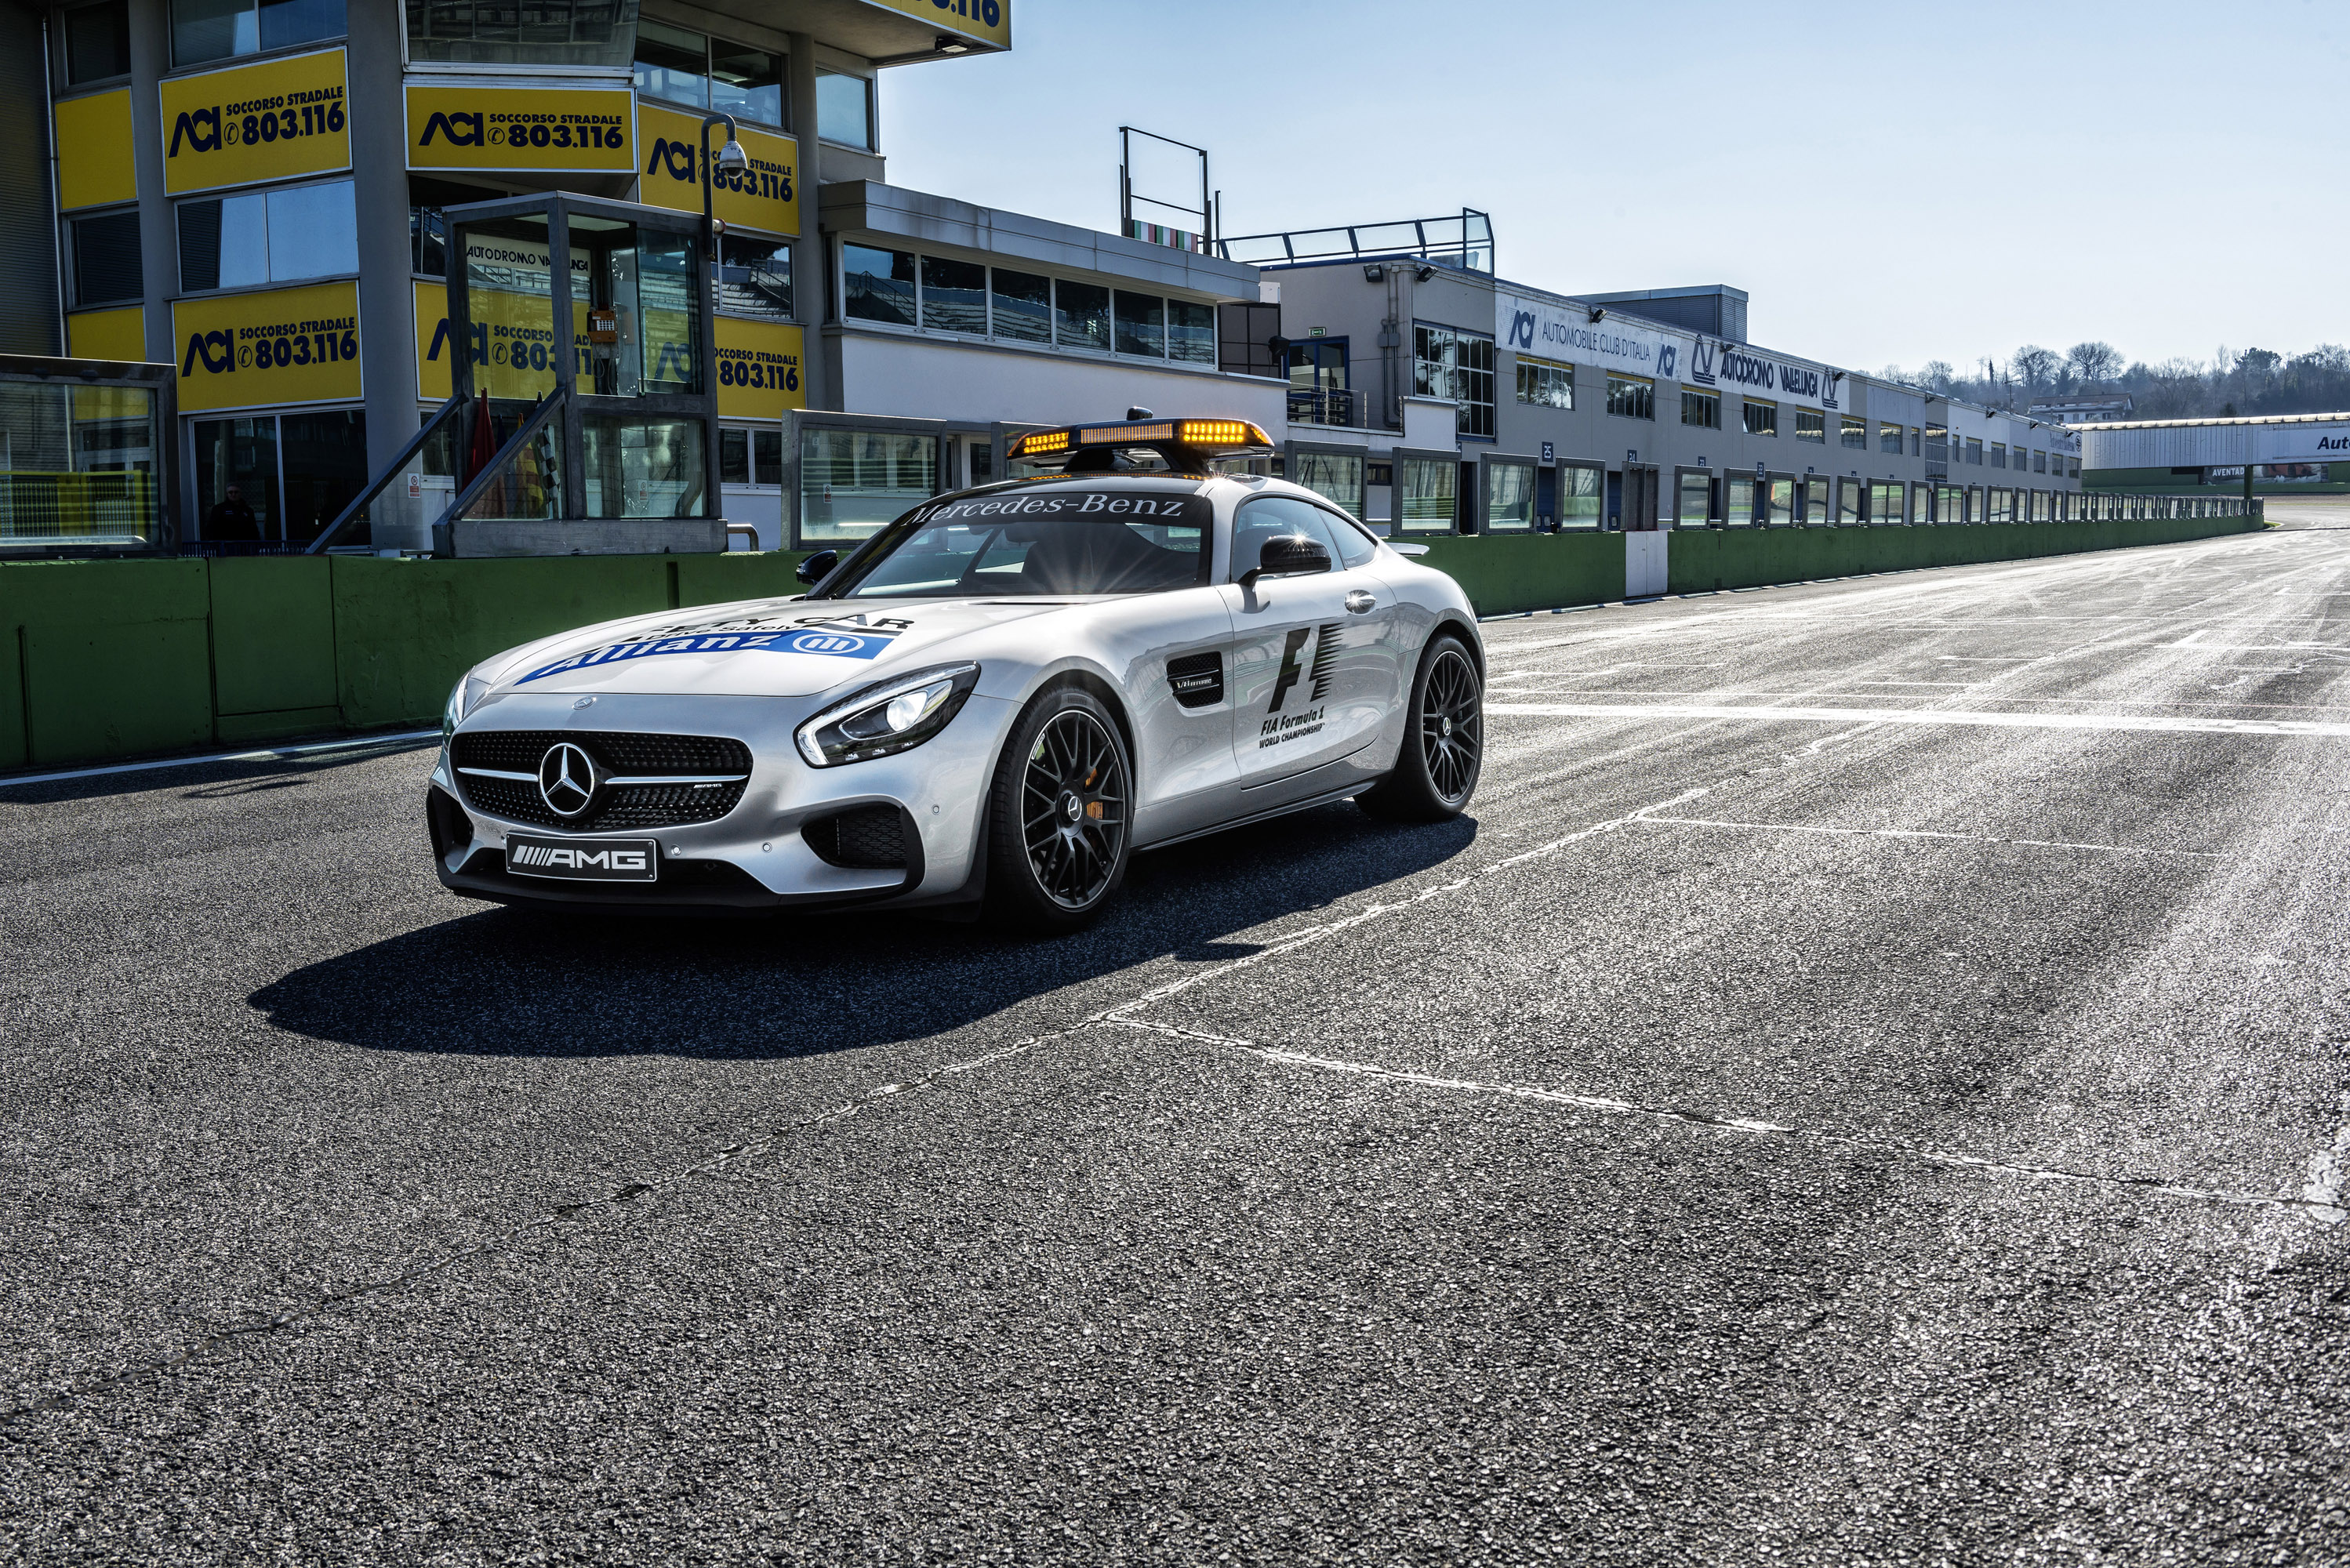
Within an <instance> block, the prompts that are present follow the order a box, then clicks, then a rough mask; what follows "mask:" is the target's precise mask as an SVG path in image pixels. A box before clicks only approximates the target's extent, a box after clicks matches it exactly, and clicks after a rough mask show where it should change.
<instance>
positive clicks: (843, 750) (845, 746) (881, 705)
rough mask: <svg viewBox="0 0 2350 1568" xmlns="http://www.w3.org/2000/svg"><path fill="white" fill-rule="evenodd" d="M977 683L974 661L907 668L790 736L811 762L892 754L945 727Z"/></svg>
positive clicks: (817, 765) (864, 759)
mask: <svg viewBox="0 0 2350 1568" xmlns="http://www.w3.org/2000/svg"><path fill="white" fill-rule="evenodd" d="M978 684H979V666H978V665H976V664H941V665H938V666H935V667H934V668H932V669H929V670H910V671H909V672H908V673H906V674H904V675H900V676H898V677H896V678H894V679H892V680H884V681H882V682H881V683H879V685H875V686H868V687H867V688H865V689H864V690H863V691H858V692H854V693H852V694H851V695H849V696H848V697H847V698H844V699H843V700H842V701H838V702H835V703H834V704H833V705H832V706H831V707H829V708H827V709H826V710H825V711H823V712H821V713H818V714H817V715H816V717H815V718H813V719H810V720H809V721H808V722H806V723H805V724H802V725H801V726H800V727H799V728H798V729H797V730H795V731H794V732H792V739H793V740H794V741H795V742H798V744H799V748H800V755H802V756H804V757H806V759H807V763H808V766H810V767H812V768H828V767H833V766H836V765H837V764H839V763H862V762H867V761H869V760H871V759H872V758H874V757H888V756H894V755H896V754H897V753H899V752H909V751H911V750H913V749H914V748H915V747H916V746H919V745H920V744H921V743H922V742H924V741H927V740H929V739H930V738H931V736H932V735H935V734H937V733H938V732H940V731H941V730H943V729H945V728H946V727H947V724H948V722H949V721H951V719H953V718H954V716H955V714H957V713H958V712H960V711H962V704H963V700H964V699H965V698H967V697H969V696H970V695H971V689H972V687H974V686H976V685H978Z"/></svg>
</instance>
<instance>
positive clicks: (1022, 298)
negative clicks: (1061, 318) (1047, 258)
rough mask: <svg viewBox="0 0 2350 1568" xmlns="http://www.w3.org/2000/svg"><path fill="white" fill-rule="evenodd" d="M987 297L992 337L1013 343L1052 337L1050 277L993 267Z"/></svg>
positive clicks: (1046, 340)
mask: <svg viewBox="0 0 2350 1568" xmlns="http://www.w3.org/2000/svg"><path fill="white" fill-rule="evenodd" d="M988 298H989V300H990V302H991V304H992V306H993V320H992V324H993V327H994V328H995V336H997V337H1003V338H1009V339H1010V340H1011V341H1013V342H1014V343H1050V342H1051V341H1052V340H1053V280H1052V279H1051V278H1049V277H1046V276H1045V275H1042V274H1041V273H1033V272H1013V271H1011V270H1010V269H1008V268H1005V267H997V268H995V269H994V271H993V275H992V276H991V277H990V279H989V286H988Z"/></svg>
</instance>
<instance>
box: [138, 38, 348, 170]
mask: <svg viewBox="0 0 2350 1568" xmlns="http://www.w3.org/2000/svg"><path fill="white" fill-rule="evenodd" d="M344 67H345V57H344V53H343V51H342V50H340V49H320V50H318V51H317V53H315V54H308V55H294V56H291V57H287V58H286V59H282V60H265V61H263V62H262V63H261V64H259V65H254V66H235V67H231V68H229V69H227V70H220V71H204V72H202V73H200V74H198V75H196V76H190V77H172V78H169V79H168V80H166V81H164V82H162V83H161V84H160V85H159V86H158V88H157V91H158V92H160V93H161V98H162V108H163V119H162V132H163V189H164V190H165V191H166V192H169V193H170V194H172V195H174V196H177V195H181V194H183V193H185V192H191V191H218V190H221V189H223V188H224V187H227V186H232V185H257V184H260V183H261V182H264V181H267V180H292V179H297V178H300V177H302V176H305V175H310V174H335V173H340V172H341V171H344V170H346V169H348V168H349V167H350V166H351V130H350V118H349V115H350V110H349V104H348V99H347V96H346V81H345V70H344Z"/></svg>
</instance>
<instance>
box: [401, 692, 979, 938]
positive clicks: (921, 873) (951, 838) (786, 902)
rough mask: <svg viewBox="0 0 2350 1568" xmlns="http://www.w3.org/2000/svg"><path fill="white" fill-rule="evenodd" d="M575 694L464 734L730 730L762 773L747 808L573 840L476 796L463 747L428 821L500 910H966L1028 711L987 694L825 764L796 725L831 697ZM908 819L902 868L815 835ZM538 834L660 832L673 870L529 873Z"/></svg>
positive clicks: (439, 844) (743, 804) (444, 865)
mask: <svg viewBox="0 0 2350 1568" xmlns="http://www.w3.org/2000/svg"><path fill="white" fill-rule="evenodd" d="M573 701H574V699H573V698H572V696H571V695H570V694H569V693H548V694H546V695H539V694H536V693H524V694H515V695H502V696H496V697H493V698H491V699H489V700H488V701H485V702H484V704H483V705H482V707H480V708H479V709H477V710H475V711H473V713H471V714H468V715H467V716H466V719H465V722H463V724H461V725H460V726H459V727H458V728H459V732H461V733H473V732H481V731H490V730H536V731H567V732H590V733H592V732H626V733H653V734H673V735H718V736H727V737H731V738H733V739H735V740H739V741H741V742H743V743H744V744H745V745H747V746H748V747H749V748H750V752H751V777H750V781H749V783H748V784H746V785H745V786H744V788H743V794H742V798H741V799H740V800H739V801H737V802H736V803H735V805H734V807H733V810H731V811H729V812H727V813H726V815H723V816H721V817H718V818H715V819H714V820H712V821H708V822H696V823H689V824H679V825H677V826H668V827H657V828H641V827H640V828H634V829H630V830H627V831H613V832H608V833H578V834H571V833H566V832H564V831H563V830H562V829H560V828H549V827H546V826H539V825H537V824H535V823H526V822H518V821H513V820H509V819H507V818H504V817H501V816H497V815H492V814H491V813H489V812H486V811H484V810H483V809H481V808H480V807H478V806H477V805H474V804H473V801H472V799H471V798H469V796H468V794H467V792H466V791H465V790H464V789H463V780H462V779H461V778H459V777H458V776H457V775H456V774H454V772H453V764H452V762H451V759H450V755H449V748H448V747H446V746H443V747H442V752H441V756H440V759H439V761H438V762H437V763H435V765H434V767H433V770H432V799H431V800H430V801H429V803H428V808H427V813H426V815H427V818H428V822H429V825H430V826H431V830H432V852H433V862H434V869H435V870H436V872H437V873H438V874H439V876H440V878H441V882H442V886H443V887H446V888H450V889H451V890H452V891H453V892H457V893H461V894H464V895H467V896H469V897H473V898H490V899H494V900H497V901H499V902H502V903H516V904H533V905H538V906H543V907H546V908H549V909H586V910H631V911H642V912H646V913H652V912H657V911H663V910H667V911H708V912H733V913H754V912H758V911H761V910H774V909H795V908H801V909H814V908H824V907H832V906H843V905H868V904H869V905H883V904H888V905H905V906H911V905H923V904H943V903H953V902H957V901H959V900H961V899H963V898H969V897H972V896H974V895H975V892H976V888H977V878H976V876H975V873H976V871H977V869H978V857H977V845H978V839H979V830H980V824H981V822H982V820H983V814H984V813H985V810H986V803H987V796H988V794H989V786H990V784H991V783H992V781H993V778H994V775H995V763H996V755H997V751H998V748H999V747H1001V745H1002V744H1003V734H1004V732H1005V731H1006V730H1007V729H1008V728H1009V727H1010V725H1011V722H1012V720H1013V719H1014V717H1015V716H1016V714H1017V711H1018V710H1017V708H1016V707H1015V706H1014V704H1012V703H1009V702H1006V701H1003V700H1002V699H999V698H990V697H984V696H981V695H979V694H977V693H973V694H972V696H971V697H970V698H969V699H968V700H967V701H965V702H964V704H963V708H962V711H961V712H959V713H957V714H956V715H955V717H954V720H953V722H951V723H950V724H948V725H947V727H946V728H945V729H944V730H943V731H941V732H940V733H939V734H938V735H937V736H935V737H934V738H932V739H931V740H930V741H928V742H924V743H923V744H921V745H920V746H917V747H915V748H914V749H913V750H912V751H910V752H905V753H899V755H897V756H893V757H879V758H876V759H874V760H872V761H870V762H863V763H847V764H846V765H844V766H839V767H831V768H814V767H810V766H809V765H808V764H807V763H806V761H805V760H804V759H803V758H802V757H801V756H800V754H799V752H798V749H797V748H796V747H795V745H794V744H793V742H792V731H793V729H794V728H795V726H797V725H798V724H799V723H800V722H802V721H803V720H805V719H806V718H807V717H808V716H809V715H810V714H812V713H814V712H815V711H816V710H817V708H818V707H819V706H820V705H821V704H820V702H819V701H818V700H816V699H807V700H797V699H779V698H769V697H691V696H686V697H652V696H627V695H624V696H601V697H598V699H597V701H595V702H594V704H593V705H591V706H589V707H587V708H575V707H574V706H573ZM875 806H879V807H885V808H894V809H895V810H896V811H897V812H898V813H899V831H900V843H901V845H902V847H903V852H904V855H903V858H904V861H905V864H903V865H902V866H887V867H859V866H840V865H834V864H830V863H829V862H827V860H826V859H825V857H823V856H822V855H820V854H818V853H817V850H816V846H813V845H811V844H810V843H809V841H808V839H807V837H806V836H805V835H804V834H803V832H802V830H803V829H804V828H807V827H809V826H810V825H811V824H816V825H817V826H818V828H819V830H820V829H821V826H822V824H823V822H824V820H825V819H828V818H831V817H833V816H835V815H837V814H839V813H841V812H844V811H848V810H853V809H855V808H858V807H875ZM516 833H521V834H527V835H530V836H533V837H556V838H569V839H576V840H577V841H578V842H580V843H582V844H593V843H595V842H597V841H598V840H610V839H645V838H651V839H654V840H656V841H657V842H658V843H659V845H660V876H659V877H657V878H656V879H655V880H654V881H652V882H650V883H618V882H587V881H574V880H568V879H555V878H549V877H530V876H518V875H516V874H515V873H514V872H511V871H509V870H507V869H506V864H505V850H506V840H507V838H508V836H510V835H512V834H516Z"/></svg>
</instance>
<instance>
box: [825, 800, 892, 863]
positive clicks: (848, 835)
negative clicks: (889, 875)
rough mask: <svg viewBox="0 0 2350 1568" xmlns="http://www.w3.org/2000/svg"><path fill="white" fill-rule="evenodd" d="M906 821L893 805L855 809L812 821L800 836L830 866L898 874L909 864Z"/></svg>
mask: <svg viewBox="0 0 2350 1568" xmlns="http://www.w3.org/2000/svg"><path fill="white" fill-rule="evenodd" d="M905 820H906V818H905V813H903V812H901V811H899V809H898V808H897V807H896V806H894V805H859V806H852V807H850V808H849V809H848V810H847V811H837V812H834V813H833V814H832V815H829V816H819V817H816V818H815V819H813V820H812V821H810V822H808V823H807V824H806V826H803V827H802V828H801V829H800V836H801V837H802V838H804V839H806V840H807V846H808V847H809V848H810V849H813V850H815V851H816V858H817V859H819V860H821V861H823V862H824V863H825V864H826V865H827V866H838V867H842V868H843V869H845V870H857V871H865V870H889V871H895V870H900V869H902V868H903V867H905V864H906V829H905Z"/></svg>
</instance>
